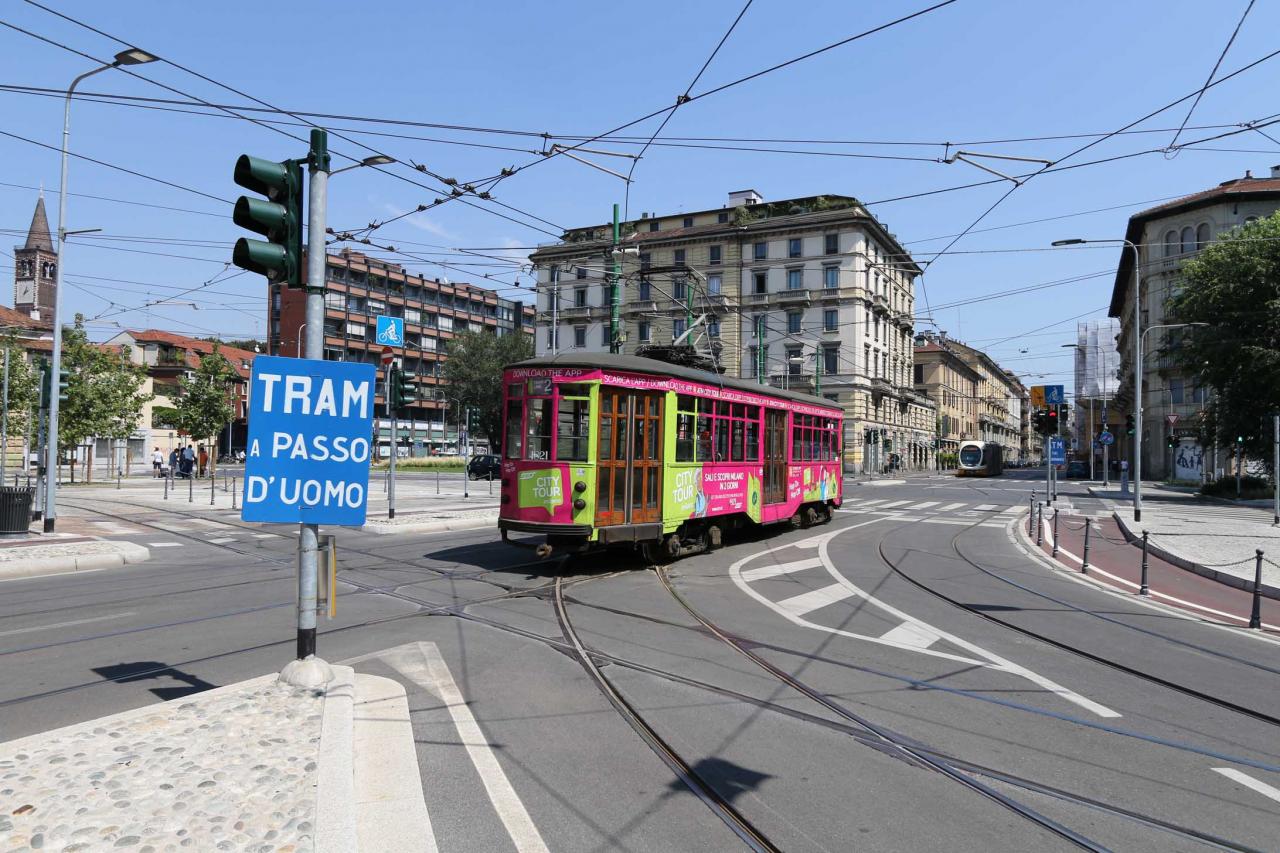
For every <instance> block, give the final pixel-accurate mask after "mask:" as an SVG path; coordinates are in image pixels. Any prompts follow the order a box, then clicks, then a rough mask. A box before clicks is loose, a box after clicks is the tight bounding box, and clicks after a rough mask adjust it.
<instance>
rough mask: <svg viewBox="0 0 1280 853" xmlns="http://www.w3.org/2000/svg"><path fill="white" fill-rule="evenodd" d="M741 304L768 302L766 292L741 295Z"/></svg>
mask: <svg viewBox="0 0 1280 853" xmlns="http://www.w3.org/2000/svg"><path fill="white" fill-rule="evenodd" d="M742 304H743V305H759V306H762V307H763V306H765V305H768V304H769V294H768V293H748V294H746V295H745V296H743V297H742Z"/></svg>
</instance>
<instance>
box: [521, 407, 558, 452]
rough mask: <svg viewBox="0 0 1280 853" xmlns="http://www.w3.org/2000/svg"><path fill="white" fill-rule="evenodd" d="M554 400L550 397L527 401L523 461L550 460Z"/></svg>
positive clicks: (554, 410) (553, 423)
mask: <svg viewBox="0 0 1280 853" xmlns="http://www.w3.org/2000/svg"><path fill="white" fill-rule="evenodd" d="M555 412H556V409H555V400H553V399H552V398H551V397H534V398H530V399H529V408H528V418H527V419H526V428H525V437H526V439H527V440H526V442H525V457H524V458H525V459H550V458H551V437H552V428H553V427H554V425H555Z"/></svg>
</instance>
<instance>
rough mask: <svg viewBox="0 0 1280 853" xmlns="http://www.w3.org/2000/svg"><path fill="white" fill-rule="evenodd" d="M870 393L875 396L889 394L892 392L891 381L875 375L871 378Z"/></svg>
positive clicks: (891, 394)
mask: <svg viewBox="0 0 1280 853" xmlns="http://www.w3.org/2000/svg"><path fill="white" fill-rule="evenodd" d="M871 393H872V394H875V395H877V396H881V397H883V396H886V395H887V396H890V397H892V396H893V394H894V388H893V383H892V382H890V381H889V380H888V379H885V378H884V377H882V376H877V377H875V378H873V379H872V380H871Z"/></svg>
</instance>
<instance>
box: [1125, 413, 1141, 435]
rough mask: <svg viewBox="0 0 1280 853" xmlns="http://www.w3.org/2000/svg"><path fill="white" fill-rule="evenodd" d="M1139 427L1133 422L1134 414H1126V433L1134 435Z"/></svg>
mask: <svg viewBox="0 0 1280 853" xmlns="http://www.w3.org/2000/svg"><path fill="white" fill-rule="evenodd" d="M1137 429H1138V428H1137V426H1136V425H1135V424H1134V422H1133V415H1125V416H1124V431H1125V435H1133V434H1134V433H1135V432H1137Z"/></svg>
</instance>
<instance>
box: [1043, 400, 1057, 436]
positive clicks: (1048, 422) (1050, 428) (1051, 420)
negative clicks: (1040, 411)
mask: <svg viewBox="0 0 1280 853" xmlns="http://www.w3.org/2000/svg"><path fill="white" fill-rule="evenodd" d="M1044 434H1045V435H1057V434H1058V407H1057V406H1056V405H1053V406H1050V407H1049V408H1048V410H1047V411H1046V412H1045V427H1044Z"/></svg>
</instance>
